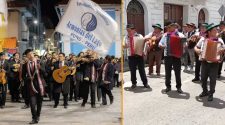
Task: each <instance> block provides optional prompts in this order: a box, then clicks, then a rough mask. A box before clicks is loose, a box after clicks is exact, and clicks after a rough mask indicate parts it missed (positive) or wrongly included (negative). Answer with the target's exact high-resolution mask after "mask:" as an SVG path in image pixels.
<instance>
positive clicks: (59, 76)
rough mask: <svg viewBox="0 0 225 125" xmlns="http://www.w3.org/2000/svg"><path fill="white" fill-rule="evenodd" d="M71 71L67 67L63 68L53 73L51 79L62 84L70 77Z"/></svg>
mask: <svg viewBox="0 0 225 125" xmlns="http://www.w3.org/2000/svg"><path fill="white" fill-rule="evenodd" d="M71 73H72V72H71V69H70V68H69V67H68V66H63V67H61V68H60V69H57V70H55V71H53V74H52V77H53V79H54V80H55V81H56V82H57V83H61V84H62V83H64V82H65V80H66V77H67V76H68V75H70V74H71Z"/></svg>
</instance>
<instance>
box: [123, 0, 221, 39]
mask: <svg viewBox="0 0 225 125" xmlns="http://www.w3.org/2000/svg"><path fill="white" fill-rule="evenodd" d="M223 4H225V0H125V4H124V8H125V9H124V16H125V17H124V20H125V24H127V23H133V24H134V25H135V27H136V29H137V31H138V32H139V33H141V34H142V35H146V34H148V33H149V32H151V31H152V30H153V29H152V24H155V23H160V24H161V25H162V26H164V24H165V23H166V22H167V21H176V22H177V23H179V24H180V25H183V24H185V23H191V22H192V23H195V24H196V25H198V24H199V23H202V22H207V23H219V22H220V21H221V19H223V17H222V18H221V16H220V14H219V12H218V10H219V8H220V7H221V5H223ZM124 27H125V25H124Z"/></svg>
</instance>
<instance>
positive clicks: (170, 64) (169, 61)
mask: <svg viewBox="0 0 225 125" xmlns="http://www.w3.org/2000/svg"><path fill="white" fill-rule="evenodd" d="M164 60H165V71H166V81H165V84H166V87H167V88H171V71H172V69H173V70H174V72H175V77H176V83H177V85H176V88H177V89H180V88H181V60H180V58H176V57H173V56H166V57H164Z"/></svg>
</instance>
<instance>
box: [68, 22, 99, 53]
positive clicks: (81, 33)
mask: <svg viewBox="0 0 225 125" xmlns="http://www.w3.org/2000/svg"><path fill="white" fill-rule="evenodd" d="M67 28H69V29H70V30H71V31H72V32H71V34H70V36H71V37H72V38H73V39H76V40H78V41H79V42H81V43H83V44H84V45H86V46H87V47H88V48H90V49H92V50H95V49H96V48H97V47H100V46H102V42H101V40H100V39H98V38H96V36H95V35H94V34H92V33H91V32H86V31H85V30H83V29H81V28H79V27H78V26H76V25H74V24H72V23H71V22H70V21H69V22H68V23H67Z"/></svg>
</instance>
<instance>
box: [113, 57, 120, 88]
mask: <svg viewBox="0 0 225 125" xmlns="http://www.w3.org/2000/svg"><path fill="white" fill-rule="evenodd" d="M113 66H114V69H115V73H114V84H115V85H116V87H119V86H120V82H119V73H120V63H119V60H118V58H116V59H115V60H114V61H113Z"/></svg>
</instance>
